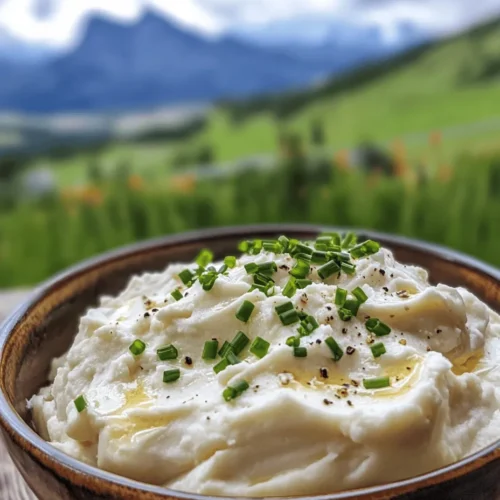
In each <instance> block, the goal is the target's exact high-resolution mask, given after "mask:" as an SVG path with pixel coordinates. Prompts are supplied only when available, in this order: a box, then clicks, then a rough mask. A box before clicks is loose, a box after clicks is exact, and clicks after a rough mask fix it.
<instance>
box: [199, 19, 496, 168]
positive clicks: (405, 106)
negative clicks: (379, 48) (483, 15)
mask: <svg viewBox="0 0 500 500" xmlns="http://www.w3.org/2000/svg"><path fill="white" fill-rule="evenodd" d="M492 117H500V20H495V21H492V22H490V23H488V24H485V25H482V26H479V27H476V28H474V29H472V30H470V31H469V32H467V33H463V34H460V35H457V36H455V37H453V38H450V39H446V40H441V41H438V42H435V43H432V44H428V45H426V46H423V47H419V48H417V49H414V50H411V51H409V52H407V53H405V54H403V55H400V56H397V57H395V58H393V59H390V60H388V61H386V62H384V63H382V64H378V65H373V66H366V67H364V68H363V69H361V70H358V71H355V72H352V73H350V74H348V75H346V76H344V77H341V78H338V79H332V80H329V81H327V82H325V83H324V84H323V85H322V86H318V87H315V88H309V89H306V90H304V91H301V92H296V93H291V94H284V95H281V96H278V97H276V96H262V97H259V98H257V99H252V100H247V101H241V102H237V103H231V104H227V103H226V105H224V106H223V108H222V109H221V110H220V111H218V112H215V113H214V114H213V116H212V122H211V127H210V128H209V130H208V131H207V133H206V135H205V136H204V137H203V139H204V140H205V141H209V142H211V143H212V144H213V145H214V149H215V151H216V152H217V154H218V156H219V157H220V158H221V159H222V160H225V159H230V158H235V157H239V156H244V155H251V154H255V153H260V152H265V151H274V150H275V148H276V136H277V124H276V122H277V121H279V122H281V123H282V125H283V126H285V127H287V128H288V129H291V130H296V131H298V132H301V133H302V134H303V135H304V136H305V137H308V133H309V127H310V124H311V122H312V121H313V120H317V119H319V120H321V121H322V122H323V124H324V128H325V130H326V138H327V143H328V144H329V145H331V146H335V147H341V148H342V147H351V146H354V145H356V144H357V143H358V142H359V141H360V140H364V139H371V140H377V141H385V140H392V139H393V138H397V137H402V136H406V135H411V134H418V133H423V134H424V135H425V134H426V133H429V132H431V131H433V130H439V129H443V128H447V127H454V126H456V125H467V124H474V123H476V122H479V121H481V120H485V119H489V118H492ZM489 139H490V140H491V137H489ZM458 146H459V144H458Z"/></svg>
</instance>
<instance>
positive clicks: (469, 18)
mask: <svg viewBox="0 0 500 500" xmlns="http://www.w3.org/2000/svg"><path fill="white" fill-rule="evenodd" d="M39 1H40V0H3V1H0V30H1V29H4V30H5V31H7V32H8V33H10V34H11V35H14V36H15V37H18V38H20V39H23V40H27V41H32V42H37V43H45V44H51V45H54V46H65V45H67V44H69V43H71V41H73V40H74V39H75V36H76V34H77V32H78V29H79V27H80V26H81V25H82V21H83V20H84V18H85V17H86V16H87V15H88V14H90V13H93V12H101V13H106V14H108V15H111V16H113V17H117V18H119V19H122V20H133V19H135V18H137V17H138V16H139V14H140V12H141V10H142V9H143V7H144V6H146V5H150V6H153V7H155V8H156V9H157V10H159V11H161V12H164V13H165V14H167V15H168V16H170V17H173V18H174V19H176V20H177V21H178V22H180V23H182V24H185V25H187V26H189V27H192V28H195V29H198V30H201V31H203V32H205V33H211V34H216V33H220V32H223V31H225V30H227V29H231V28H233V27H234V26H243V25H248V24H264V23H267V22H270V21H276V20H280V19H286V18H292V17H300V16H303V15H318V14H319V15H328V16H332V18H333V17H336V18H349V19H350V20H353V19H355V20H358V21H359V22H368V21H369V22H376V23H377V24H379V25H381V26H382V27H384V28H385V29H386V31H387V32H388V33H390V31H391V29H393V27H394V25H395V23H396V22H398V21H401V20H414V21H415V22H417V23H419V24H421V25H423V26H426V27H427V28H428V29H429V30H431V31H434V32H436V33H447V32H450V31H454V30H457V29H460V28H462V27H464V26H467V25H469V24H471V23H473V22H477V21H480V20H484V19H487V18H488V17H489V16H492V15H497V14H498V13H500V0H476V1H475V2H474V8H473V9H471V1H472V0H307V1H304V0H52V1H50V0H43V1H44V2H45V3H47V1H49V4H50V6H51V8H49V9H46V8H45V9H44V10H45V11H47V14H46V15H44V16H41V17H40V16H38V15H37V10H39V9H37V8H36V7H37V2H39Z"/></svg>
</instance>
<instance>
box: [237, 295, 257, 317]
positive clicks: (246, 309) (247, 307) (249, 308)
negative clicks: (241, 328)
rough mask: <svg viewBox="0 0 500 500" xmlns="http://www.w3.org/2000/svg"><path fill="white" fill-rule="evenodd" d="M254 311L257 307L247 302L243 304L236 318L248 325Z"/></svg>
mask: <svg viewBox="0 0 500 500" xmlns="http://www.w3.org/2000/svg"><path fill="white" fill-rule="evenodd" d="M254 309H255V305H254V304H252V303H251V302H250V301H248V300H245V301H244V302H243V304H241V306H240V307H239V308H238V310H237V311H236V317H237V318H238V319H239V320H240V321H243V323H246V322H247V321H248V320H249V319H250V316H251V315H252V312H253V310H254Z"/></svg>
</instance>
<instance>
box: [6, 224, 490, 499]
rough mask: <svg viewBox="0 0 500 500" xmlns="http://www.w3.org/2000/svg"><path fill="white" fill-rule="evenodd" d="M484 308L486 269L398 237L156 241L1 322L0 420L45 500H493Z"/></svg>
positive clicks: (218, 235)
mask: <svg viewBox="0 0 500 500" xmlns="http://www.w3.org/2000/svg"><path fill="white" fill-rule="evenodd" d="M499 304H500V282H499V272H498V271H496V270H495V269H493V268H491V267H489V266H487V265H485V264H482V263H480V262H478V261H475V260H473V259H471V258H469V257H466V256H463V255H460V254H457V253H455V252H451V251H449V250H446V249H443V248H441V247H436V246H432V245H427V244H423V243H419V242H415V241H412V240H407V239H403V238H397V237H390V236H387V235H382V234H375V233H371V232H364V231H361V232H349V231H343V230H335V229H327V228H320V227H311V226H288V227H287V226H280V227H276V226H260V227H243V228H227V229H220V230H212V231H206V232H198V233H191V234H187V235H182V236H175V237H171V238H165V239H161V240H157V241H153V242H149V243H145V244H140V245H136V246H132V247H128V248H125V249H123V250H119V251H117V252H113V253H110V254H107V255H104V256H102V257H98V258H96V259H93V260H91V261H89V262H86V263H83V264H81V265H79V266H77V267H75V268H73V269H71V270H69V271H67V272H65V273H63V274H62V275H60V276H58V277H56V278H55V279H53V280H52V281H50V282H48V283H47V284H44V285H43V286H41V287H40V288H39V289H38V290H37V291H36V292H35V293H34V294H33V296H32V297H31V298H30V299H29V300H28V302H27V303H26V304H24V305H23V306H22V307H21V308H20V309H18V311H17V312H16V313H15V314H13V315H12V316H11V318H10V319H9V320H8V321H7V322H6V323H5V324H4V325H3V328H2V333H1V358H0V388H1V394H0V423H1V425H2V428H3V434H4V436H5V437H6V440H7V443H8V445H9V451H10V453H11V455H12V458H13V459H14V462H15V463H16V465H17V466H18V467H19V469H20V471H21V473H22V475H23V476H24V478H25V479H26V481H27V482H28V484H29V485H30V486H31V488H32V489H33V490H34V491H35V493H37V495H38V496H39V497H40V498H43V499H51V500H52V499H55V500H57V499H70V498H71V499H72V498H82V499H87V498H88V499H90V498H92V499H93V498H116V499H125V498H127V499H128V498H148V499H159V498H187V499H195V498H196V499H201V498H208V497H230V498H236V497H252V498H262V497H291V496H294V497H312V496H317V497H318V498H319V497H320V496H322V497H323V498H329V499H341V498H362V499H382V498H411V499H413V498H414V499H417V498H419V499H420V498H422V499H423V498H426V499H429V498H440V499H443V498H474V499H482V498H484V499H487V498H488V499H490V498H496V497H497V495H498V494H499V493H500V481H498V477H499V473H500V461H499V456H500V453H499V438H500V430H499V429H500V384H499V382H500V368H499V366H500V317H499V316H498V314H497V313H496V312H495V309H499ZM325 496H326V497H325Z"/></svg>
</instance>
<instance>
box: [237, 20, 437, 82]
mask: <svg viewBox="0 0 500 500" xmlns="http://www.w3.org/2000/svg"><path fill="white" fill-rule="evenodd" d="M233 34H234V36H236V37H239V38H240V39H242V40H244V41H246V42H250V43H253V44H256V45H258V46H260V47H263V48H272V49H274V50H279V51H280V52H282V53H285V54H289V55H291V56H293V57H296V58H299V59H303V60H307V61H309V62H315V63H317V64H320V65H321V66H322V67H323V68H325V69H326V70H328V71H329V72H332V73H339V72H342V71H347V70H350V69H353V68H355V67H357V66H359V65H361V64H363V63H366V62H373V61H376V60H377V59H383V58H387V57H390V56H393V55H395V54H397V53H400V52H403V51H405V50H408V49H410V48H413V47H415V46H417V45H420V44H423V43H426V42H428V41H430V39H431V36H430V34H429V33H427V32H426V31H425V30H423V29H422V28H420V27H419V26H417V25H416V24H413V23H412V22H410V21H404V22H400V23H398V24H396V25H395V26H394V27H393V30H392V33H391V34H390V36H389V37H388V36H387V35H386V34H384V32H383V30H382V28H381V27H380V26H379V25H377V24H361V23H357V22H350V21H347V20H339V19H332V18H330V17H328V16H323V17H318V16H314V15H310V16H305V17H301V18H292V19H285V20H281V21H278V22H275V23H271V24H267V25H263V26H242V27H239V28H238V30H235V31H234V32H233Z"/></svg>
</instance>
